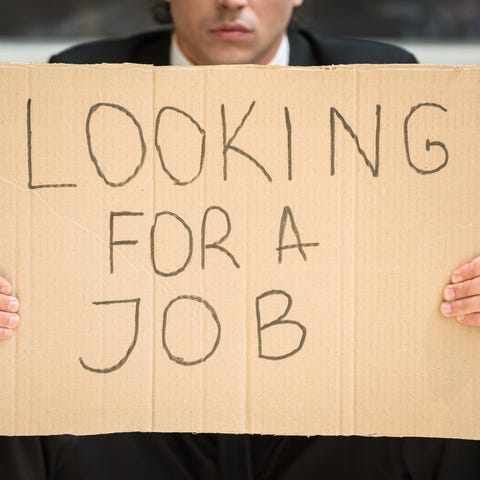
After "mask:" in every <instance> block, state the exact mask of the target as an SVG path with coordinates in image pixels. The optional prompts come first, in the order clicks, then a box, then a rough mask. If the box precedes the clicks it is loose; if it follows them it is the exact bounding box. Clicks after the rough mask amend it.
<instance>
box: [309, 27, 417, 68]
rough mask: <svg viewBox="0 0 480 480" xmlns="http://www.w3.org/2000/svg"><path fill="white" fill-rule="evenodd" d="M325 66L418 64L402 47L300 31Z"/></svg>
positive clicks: (312, 31) (311, 31)
mask: <svg viewBox="0 0 480 480" xmlns="http://www.w3.org/2000/svg"><path fill="white" fill-rule="evenodd" d="M300 33H301V34H302V35H304V36H305V37H306V38H307V40H308V42H309V43H310V45H311V47H312V48H314V49H315V50H316V53H317V56H318V58H319V59H320V61H321V64H323V65H329V64H351V63H418V61H417V59H416V58H415V56H414V55H413V54H412V53H410V52H408V51H407V50H405V49H404V48H402V47H399V46H396V45H391V44H388V43H384V42H379V41H374V40H366V39H359V38H348V37H346V38H324V37H322V36H321V35H320V34H319V33H318V32H316V31H314V30H305V29H302V30H301V31H300Z"/></svg>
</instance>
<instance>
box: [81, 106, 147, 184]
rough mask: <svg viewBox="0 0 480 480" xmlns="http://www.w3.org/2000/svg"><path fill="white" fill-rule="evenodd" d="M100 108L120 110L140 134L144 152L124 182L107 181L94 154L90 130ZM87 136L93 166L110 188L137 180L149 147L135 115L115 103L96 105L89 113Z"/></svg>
mask: <svg viewBox="0 0 480 480" xmlns="http://www.w3.org/2000/svg"><path fill="white" fill-rule="evenodd" d="M100 108H112V109H114V110H118V111H119V112H122V113H124V114H125V115H126V116H127V117H128V118H129V119H130V120H131V121H132V123H133V124H134V126H135V127H136V130H137V133H138V138H139V140H140V144H141V152H142V153H141V158H140V161H139V162H138V164H137V165H136V167H135V169H134V170H133V172H132V173H131V174H130V175H129V176H128V177H127V178H125V179H124V180H121V181H120V182H112V181H110V180H108V179H107V177H106V176H105V173H104V172H103V170H102V168H101V167H100V164H99V163H98V159H97V157H96V155H95V153H94V152H93V147H92V137H91V132H90V129H91V126H90V123H91V121H92V117H93V115H94V114H95V112H97V111H98V110H99V109H100ZM86 134H87V144H88V152H89V154H90V159H91V160H92V162H93V164H94V165H95V170H96V171H97V174H98V176H99V177H100V178H101V179H102V180H103V181H104V182H105V183H106V184H107V185H109V186H110V187H123V186H124V185H126V184H127V183H128V182H130V181H131V180H133V179H134V178H135V176H136V175H137V173H138V172H139V171H140V169H141V168H142V166H143V163H144V161H145V155H146V153H147V146H146V144H145V139H144V137H143V132H142V127H141V125H140V123H138V121H137V119H136V118H135V117H134V115H133V114H132V113H131V112H129V111H128V110H127V109H126V108H125V107H122V106H121V105H116V104H114V103H96V104H95V105H93V106H92V107H91V108H90V110H89V112H88V116H87V125H86Z"/></svg>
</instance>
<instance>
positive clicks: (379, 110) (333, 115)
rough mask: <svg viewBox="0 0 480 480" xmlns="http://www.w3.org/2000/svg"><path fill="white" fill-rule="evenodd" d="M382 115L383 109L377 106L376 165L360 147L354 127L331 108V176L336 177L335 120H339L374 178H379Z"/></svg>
mask: <svg viewBox="0 0 480 480" xmlns="http://www.w3.org/2000/svg"><path fill="white" fill-rule="evenodd" d="M381 113H382V107H381V106H380V105H377V109H376V116H377V127H376V133H375V164H374V165H373V164H372V162H371V161H370V160H369V159H368V157H367V154H366V153H365V151H364V150H363V149H362V147H361V146H360V140H359V139H358V136H357V134H356V133H355V132H354V131H353V129H352V127H351V126H350V125H349V124H348V123H347V121H346V120H345V118H344V117H343V115H342V114H341V113H340V112H339V111H338V110H337V109H336V108H334V107H331V108H330V145H331V147H330V148H331V159H330V175H332V176H333V175H335V136H336V127H335V124H336V122H335V118H338V119H339V120H340V122H341V123H342V125H343V128H344V129H345V130H346V131H347V132H348V134H349V135H350V136H351V137H352V138H353V140H354V141H355V145H356V147H357V150H358V153H360V155H361V156H362V157H363V160H364V161H365V165H367V167H368V168H369V169H370V171H371V172H372V176H374V177H378V169H379V162H380V130H381Z"/></svg>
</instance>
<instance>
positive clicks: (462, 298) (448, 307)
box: [440, 257, 480, 325]
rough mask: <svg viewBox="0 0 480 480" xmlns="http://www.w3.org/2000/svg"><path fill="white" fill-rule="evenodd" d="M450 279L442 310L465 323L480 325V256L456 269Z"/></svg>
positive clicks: (444, 291)
mask: <svg viewBox="0 0 480 480" xmlns="http://www.w3.org/2000/svg"><path fill="white" fill-rule="evenodd" d="M450 280H451V282H452V283H451V284H450V285H447V286H446V287H445V288H444V289H443V299H444V300H445V302H442V304H441V305H440V311H441V312H442V313H443V315H445V316H446V317H456V318H457V320H458V321H459V322H461V323H463V324H465V325H480V257H476V258H474V259H473V260H472V261H471V262H468V263H466V264H465V265H462V266H461V267H458V268H457V269H456V270H454V271H453V272H452V276H451V277H450Z"/></svg>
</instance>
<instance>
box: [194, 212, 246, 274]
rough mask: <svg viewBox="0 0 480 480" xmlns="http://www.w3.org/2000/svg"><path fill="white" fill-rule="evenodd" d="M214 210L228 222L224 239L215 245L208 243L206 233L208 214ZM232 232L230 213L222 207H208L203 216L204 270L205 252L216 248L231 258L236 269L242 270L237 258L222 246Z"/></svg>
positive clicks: (203, 265) (202, 263)
mask: <svg viewBox="0 0 480 480" xmlns="http://www.w3.org/2000/svg"><path fill="white" fill-rule="evenodd" d="M213 210H217V211H218V212H220V213H221V214H222V215H223V216H224V218H225V221H226V222H227V231H226V233H225V234H224V235H223V237H222V238H220V240H217V241H216V242H213V243H206V238H205V231H206V225H207V217H208V214H209V213H210V212H211V211H213ZM231 230H232V224H231V222H230V217H229V215H228V213H227V212H226V211H225V210H224V209H223V208H222V207H217V206H215V205H214V206H212V207H208V208H207V209H206V210H205V213H204V215H203V220H202V233H201V244H202V252H201V253H202V255H201V257H202V259H201V265H202V269H205V251H206V250H207V249H208V248H214V249H216V250H220V251H221V252H223V253H224V254H225V255H227V256H228V257H229V258H230V260H231V261H232V263H233V264H234V265H235V267H236V268H240V265H239V263H238V262H237V260H236V259H235V257H234V256H233V254H232V253H231V252H229V251H228V250H227V249H226V248H225V247H223V246H222V245H221V243H222V242H224V241H225V240H226V239H227V238H228V236H229V235H230V231H231Z"/></svg>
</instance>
